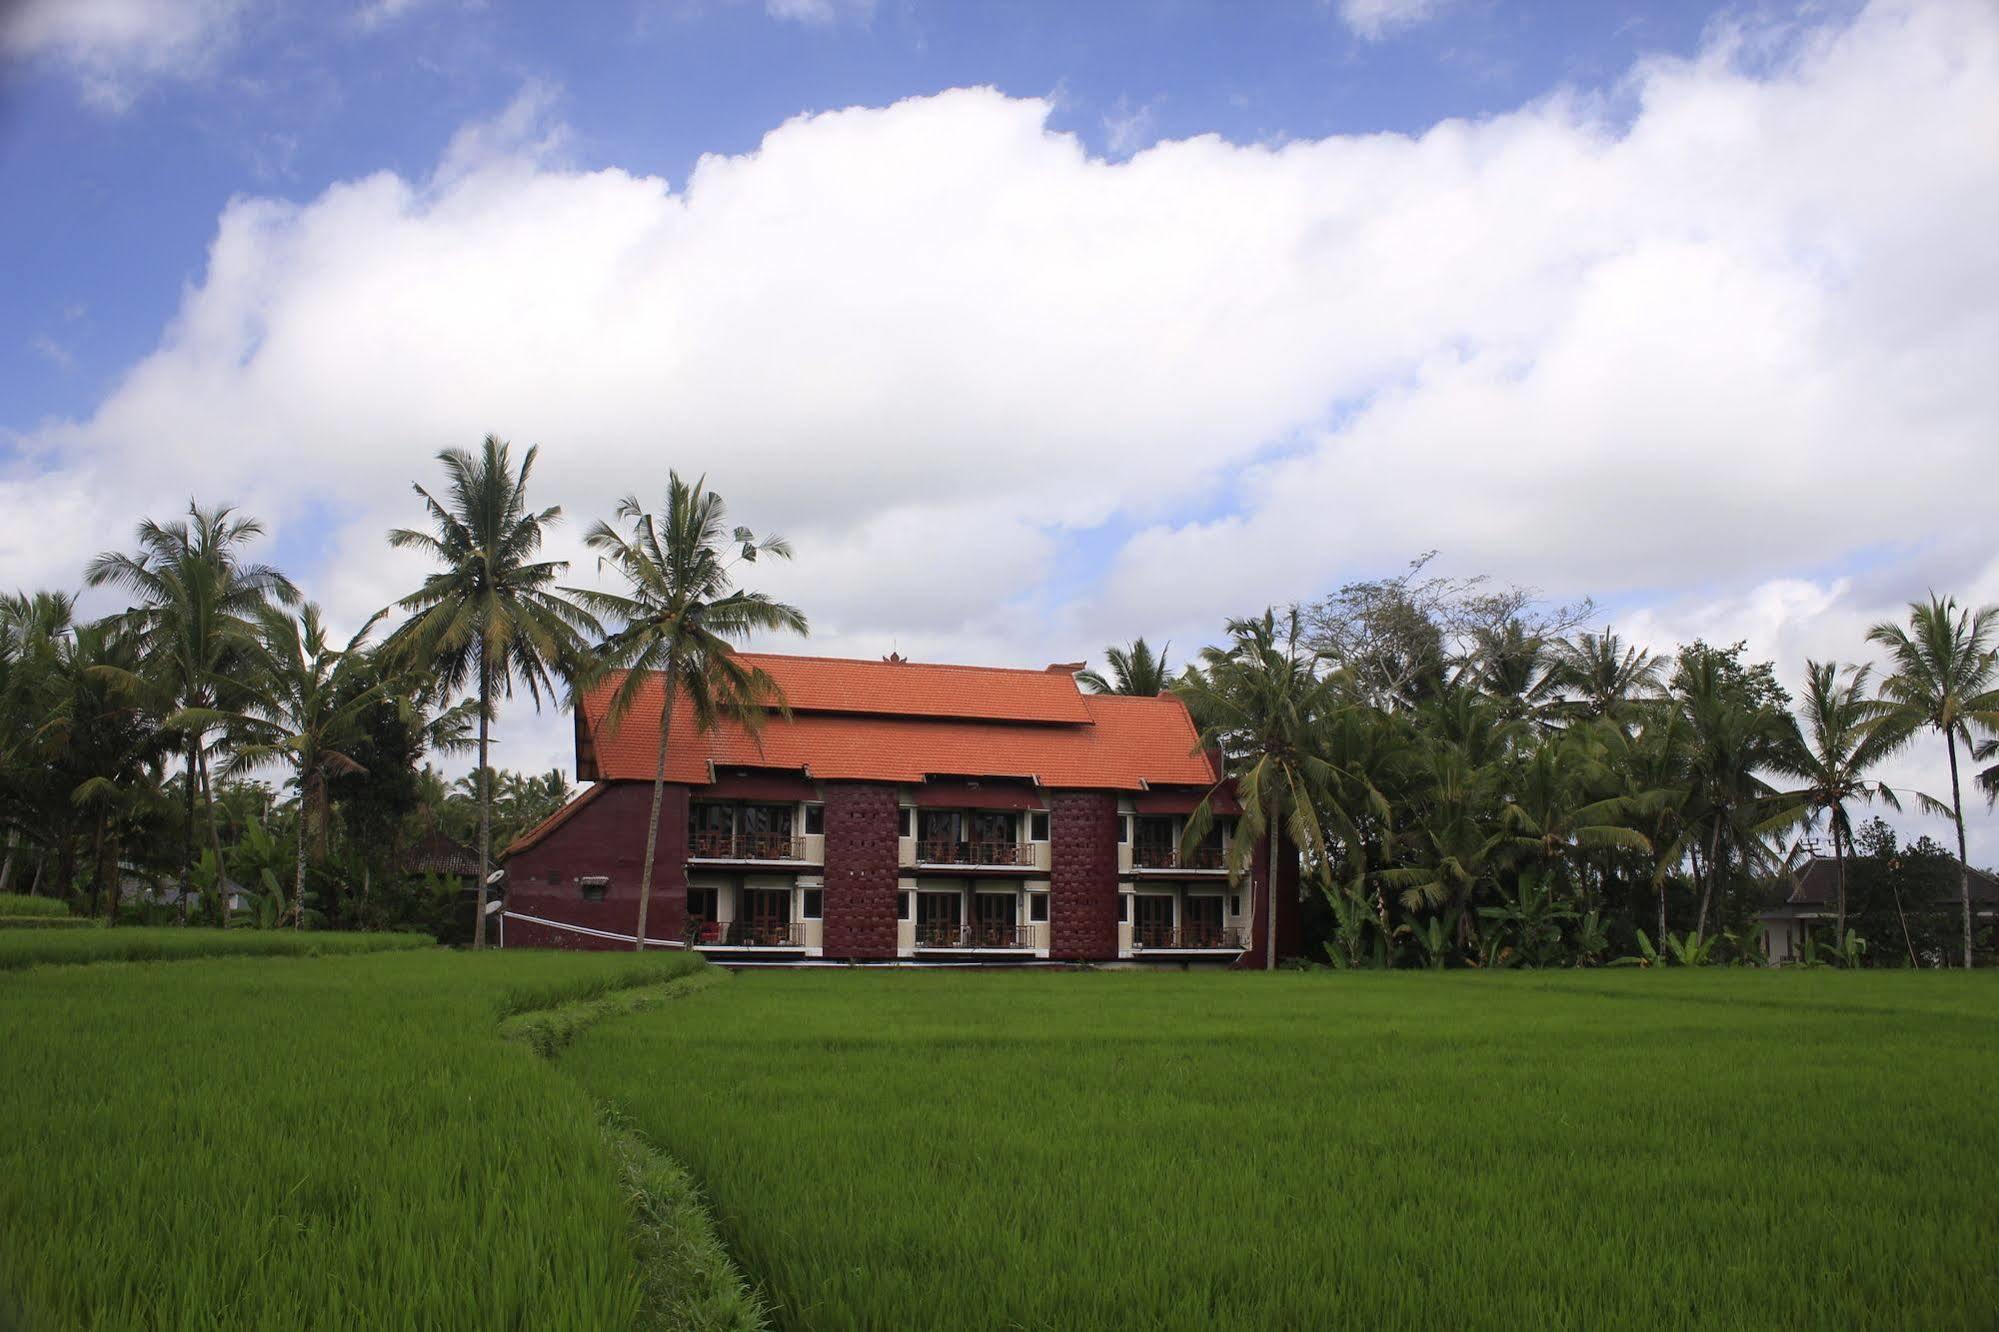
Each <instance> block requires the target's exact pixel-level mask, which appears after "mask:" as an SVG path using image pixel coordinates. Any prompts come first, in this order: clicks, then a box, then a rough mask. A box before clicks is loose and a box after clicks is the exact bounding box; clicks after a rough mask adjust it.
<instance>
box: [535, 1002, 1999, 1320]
mask: <svg viewBox="0 0 1999 1332" xmlns="http://www.w3.org/2000/svg"><path fill="white" fill-rule="evenodd" d="M1995 1018H1999V983H1995V979H1994V978H1990V977H1986V976H1974V977H1969V978H1967V977H1964V976H1962V975H1956V976H1946V975H1912V974H1899V975H1888V974H1866V975H1855V974H1836V973H1825V972H1816V973H1802V974H1798V973H1794V974H1781V975H1778V974H1745V973H1725V972H1715V971H1706V972H1692V973H1687V974H1669V973H1643V974H1640V973H1617V974H1606V973H1594V974H1590V973H1564V974H1560V975H1545V976H1533V975H1520V974H1515V975H1504V976H1445V977H1439V976H1436V975H1385V976H1353V975H1325V974H1320V975H1302V974H1297V975H1294V974H1286V975H1279V976H1276V977H1262V976H1241V975H1201V974H1191V975H1173V976H1144V975H1121V974H1100V975H991V974H984V975H938V974H895V975H881V974H864V975H848V974H826V973H811V974H768V973H765V974H754V975H746V976H742V977H738V978H737V979H736V981H735V982H734V983H732V984H730V985H727V986H719V987H715V988H714V989H712V990H709V991H707V992H704V993H703V994H701V995H699V996H696V997H694V998H692V999H690V1000H688V1001H687V1002H686V1003H685V1004H682V1005H676V1006H674V1007H672V1008H670V1009H662V1010H659V1011H655V1012H652V1013H647V1014H641V1015H637V1016H633V1017H630V1018H627V1019H621V1020H618V1021H615V1022H609V1023H605V1024H602V1025H600V1026H597V1027H595V1028H593V1029H592V1030H590V1031H589V1032H587V1033H586V1034H584V1035H583V1036H582V1037H581V1039H579V1040H578V1041H577V1042H576V1043H575V1044H574V1045H573V1046H572V1047H571V1048H569V1049H568V1050H567V1051H565V1052H564V1053H563V1054H562V1055H561V1056H560V1061H559V1063H560V1066H561V1067H562V1068H564V1069H565V1070H566V1071H568V1072H569V1073H570V1074H571V1075H573V1076H574V1077H576V1078H577V1079H579V1080H580V1081H581V1082H582V1084H583V1085H585V1086H586V1087H588V1088H589V1089H590V1090H591V1091H592V1092H593V1093H594V1094H596V1095H597V1096H599V1097H601V1098H603V1099H605V1100H608V1101H610V1102H612V1103H613V1104H614V1105H616V1106H617V1107H618V1108H619V1110H620V1111H621V1112H622V1113H623V1114H625V1115H626V1116H627V1117H628V1118H629V1120H630V1122H631V1123H632V1125H633V1127H634V1128H636V1129H637V1130H638V1131H639V1132H641V1133H642V1134H644V1135H645V1136H646V1137H647V1138H648V1139H649V1140H650V1141H651V1142H652V1143H653V1144H654V1145H655V1146H656V1147H658V1148H659V1149H661V1150H663V1151H665V1152H667V1153H669V1154H670V1155H672V1156H673V1157H675V1158H677V1159H678V1160H680V1161H682V1162H683V1163H685V1164H686V1165H687V1166H688V1167H689V1168H690V1169H691V1170H692V1172H693V1173H694V1175H695V1176H696V1178H697V1179H698V1180H699V1181H700V1182H701V1184H702V1186H703V1187H704V1188H705V1190H706V1191H707V1193H708V1194H709V1196H710V1198H711V1200H712V1202H713V1204H714V1206H715V1208H716V1211H717V1217H718V1221H719V1224H720V1227H721V1232H722V1235H723V1238H724V1241H725V1242H726V1243H727V1244H728V1245H729V1247H730V1249H731V1251H732V1252H733V1253H734V1255H735V1256H736V1258H737V1260H738V1262H739V1264H740V1265H741V1266H742V1267H743V1268H744V1269H745V1270H746V1271H747V1273H748V1275H749V1276H750V1277H751V1278H752V1279H754V1280H756V1281H758V1282H759V1283H760V1284H761V1286H762V1290H763V1293H764V1295H765V1298H766V1299H767V1301H768V1302H769V1304H770V1305H771V1308H772V1313H773V1317H774V1318H775V1320H776V1321H777V1322H778V1323H779V1324H781V1325H783V1326H787V1327H812V1328H861V1327H876V1328H879V1327H932V1326H963V1327H991V1328H1014V1327H1051V1328H1052V1327H1060V1328H1082V1327H1104V1328H1108V1327H1141V1328H1145V1327H1153V1328H1181V1327H1186V1328H1193V1327H1243V1328H1249V1327H1322V1326H1335V1325H1353V1326H1381V1325H1387V1326H1439V1325H1471V1326H1507V1327H1555V1326H1559V1327H1604V1326H1620V1327H1686V1326H1717V1327H1744V1328H1751V1327H1754V1328H1768V1327H1780V1326H1832V1325H1840V1324H1847V1325H1868V1326H1904V1327H1927V1328H1940V1327H1973V1326H1976V1327H1989V1326H1991V1325H1992V1320H1993V1317H1994V1310H1996V1309H1999V1268H1995V1267H1994V1264H1993V1263H1992V1261H1991V1258H1992V1251H1993V1245H1994V1242H1995V1240H1999V1139H1995V1137H1994V1135H1993V1134H1992V1132H1991V1126H1990V1123H1989V1116H1990V1107H1991V1106H1992V1105H1993V1103H1994V1101H1995V1096H1999V1060H1995V1055H1999V1023H1995V1021H1994V1019H1995Z"/></svg>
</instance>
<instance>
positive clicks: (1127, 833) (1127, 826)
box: [1117, 814, 1131, 846]
mask: <svg viewBox="0 0 1999 1332" xmlns="http://www.w3.org/2000/svg"><path fill="white" fill-rule="evenodd" d="M1117 839H1118V844H1119V845H1120V846H1122V845H1123V844H1124V843H1126V842H1129V841H1130V840H1131V817H1130V816H1129V815H1126V814H1120V815H1118V816H1117Z"/></svg>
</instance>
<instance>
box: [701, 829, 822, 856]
mask: <svg viewBox="0 0 1999 1332" xmlns="http://www.w3.org/2000/svg"><path fill="white" fill-rule="evenodd" d="M687 855H688V858H689V859H690V860H804V859H805V839H804V838H803V837H794V836H792V835H791V834H790V833H762V832H741V833H731V832H712V831H707V830H704V829H697V830H695V831H693V832H690V833H689V834H688V835H687Z"/></svg>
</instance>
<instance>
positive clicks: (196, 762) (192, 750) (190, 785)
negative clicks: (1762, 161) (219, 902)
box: [180, 735, 201, 925]
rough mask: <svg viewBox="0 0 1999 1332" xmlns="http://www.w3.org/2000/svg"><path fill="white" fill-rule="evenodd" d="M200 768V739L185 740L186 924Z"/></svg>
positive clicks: (182, 890)
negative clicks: (197, 774) (197, 783)
mask: <svg viewBox="0 0 1999 1332" xmlns="http://www.w3.org/2000/svg"><path fill="white" fill-rule="evenodd" d="M200 768H201V737H200V736H198V735H190V736H188V738H187V839H186V840H185V841H184V842H182V843H181V848H180V923H181V924H183V925H185V924H187V899H188V895H189V894H190V893H192V892H193V891H194V800H195V774H196V773H197V772H199V771H200Z"/></svg>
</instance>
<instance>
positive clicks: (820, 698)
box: [737, 652, 1090, 724]
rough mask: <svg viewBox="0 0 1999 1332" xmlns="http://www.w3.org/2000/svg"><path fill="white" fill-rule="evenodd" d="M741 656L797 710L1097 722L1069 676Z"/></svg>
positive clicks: (993, 668)
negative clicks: (766, 676)
mask: <svg viewBox="0 0 1999 1332" xmlns="http://www.w3.org/2000/svg"><path fill="white" fill-rule="evenodd" d="M737 660H738V661H741V662H743V663H745V664H747V665H753V666H761V667H762V668H763V669H764V670H765V671H767V672H769V674H770V676H771V678H772V679H774V680H776V681H777V683H778V687H779V688H781V689H783V690H784V696H785V701H786V702H788V703H789V704H790V705H791V709H792V711H793V712H843V713H868V714H871V715H877V716H889V717H956V718H959V719H960V720H965V721H1016V722H1069V723H1074V724H1087V723H1088V722H1089V720H1090V716H1089V714H1088V713H1087V712H1086V711H1084V709H1083V702H1082V694H1081V692H1080V691H1079V690H1078V689H1077V688H1076V682H1075V680H1074V679H1072V678H1071V677H1070V676H1068V675H1066V674H1062V673H1051V672H1048V671H1026V670H1017V669H1014V668H1012V667H1006V666H942V665H935V664H932V663H928V662H915V661H866V660H859V659H855V658H850V657H793V656H786V655H782V654H779V653H773V652H744V653H740V654H738V656H737Z"/></svg>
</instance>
